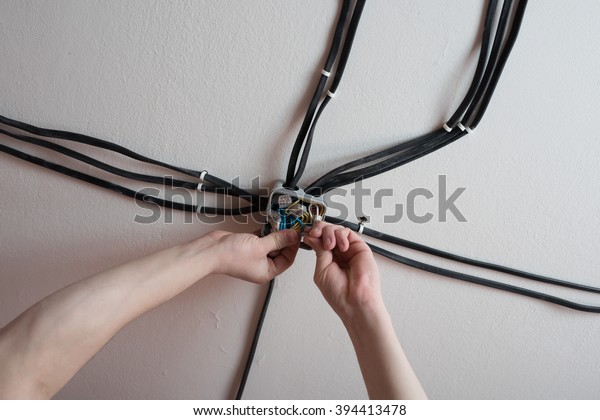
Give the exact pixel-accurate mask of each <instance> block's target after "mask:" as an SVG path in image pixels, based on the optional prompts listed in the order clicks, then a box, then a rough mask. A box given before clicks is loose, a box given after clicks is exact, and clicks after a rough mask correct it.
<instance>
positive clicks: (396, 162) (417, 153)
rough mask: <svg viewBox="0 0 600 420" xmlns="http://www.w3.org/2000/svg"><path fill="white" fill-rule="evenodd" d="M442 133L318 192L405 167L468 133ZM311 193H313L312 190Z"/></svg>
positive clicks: (345, 176) (344, 176)
mask: <svg viewBox="0 0 600 420" xmlns="http://www.w3.org/2000/svg"><path fill="white" fill-rule="evenodd" d="M441 131H443V132H442V133H441V135H440V136H439V138H435V139H433V140H430V141H428V142H426V143H424V144H420V145H417V146H415V147H414V148H412V150H410V151H409V152H410V153H403V154H401V155H399V156H398V157H394V158H391V159H389V160H387V161H385V162H383V163H379V164H377V165H374V166H373V167H369V168H368V169H367V170H364V169H361V170H355V171H351V172H349V173H346V174H341V175H338V176H336V177H333V179H331V180H330V181H328V182H327V183H325V184H324V185H320V186H318V187H317V188H318V190H317V191H318V192H320V194H324V193H326V192H327V191H331V190H332V189H334V188H339V187H341V186H343V185H347V184H351V183H353V182H356V181H357V180H359V179H360V180H364V179H368V178H371V177H373V176H376V175H379V174H381V173H384V172H388V171H390V170H392V169H395V168H397V167H399V166H402V165H405V164H407V163H410V162H412V161H414V160H416V159H419V158H421V157H423V156H426V155H428V154H430V153H433V152H435V151H436V150H439V149H441V148H442V147H444V146H447V145H449V144H451V143H453V142H455V141H456V140H458V139H460V138H461V137H463V136H465V135H466V134H467V132H466V131H460V130H452V132H446V131H445V130H441ZM310 191H312V189H311V190H310Z"/></svg>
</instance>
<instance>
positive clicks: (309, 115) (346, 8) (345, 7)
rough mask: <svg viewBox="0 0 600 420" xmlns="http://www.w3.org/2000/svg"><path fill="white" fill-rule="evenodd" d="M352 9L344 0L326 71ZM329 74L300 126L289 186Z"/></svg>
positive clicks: (346, 0) (293, 151) (319, 83)
mask: <svg viewBox="0 0 600 420" xmlns="http://www.w3.org/2000/svg"><path fill="white" fill-rule="evenodd" d="M349 10H350V0H344V2H343V3H342V8H341V10H340V16H339V18H338V22H337V25H336V28H335V33H334V36H333V40H332V42H331V47H330V49H329V54H328V56H327V59H326V61H325V66H324V68H323V71H324V72H327V73H329V72H330V71H331V68H332V67H333V63H334V62H335V59H336V57H337V54H338V50H339V48H340V45H341V42H342V35H343V31H344V26H345V25H346V21H347V19H348V13H349ZM328 79H329V76H327V75H326V74H321V77H320V78H319V82H318V84H317V87H316V89H315V92H314V94H313V97H312V99H311V101H310V104H309V106H308V109H307V111H306V115H305V116H304V121H303V122H302V126H301V127H300V131H299V132H298V136H297V137H296V141H295V142H294V147H293V149H292V153H291V155H290V161H289V164H288V170H287V176H286V183H285V185H286V186H289V185H290V183H291V181H292V179H293V178H294V173H295V171H296V165H297V162H298V157H299V156H300V151H301V149H302V145H303V143H304V140H305V139H306V134H307V132H308V130H309V128H310V125H311V123H312V120H313V117H314V115H315V111H316V109H317V106H318V104H319V100H320V99H321V96H322V95H323V91H324V90H325V85H326V84H327V80H328Z"/></svg>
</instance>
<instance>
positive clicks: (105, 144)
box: [0, 115, 200, 178]
mask: <svg viewBox="0 0 600 420" xmlns="http://www.w3.org/2000/svg"><path fill="white" fill-rule="evenodd" d="M0 123H2V124H5V125H8V126H10V127H13V128H16V129H18V130H23V131H26V132H28V133H30V134H35V135H38V136H43V137H50V138H55V139H63V140H68V141H74V142H77V143H83V144H88V145H90V146H94V147H98V148H101V149H105V150H110V151H113V152H116V153H120V154H122V155H124V156H127V157H129V158H132V159H135V160H137V161H140V162H144V163H150V164H152V165H157V166H162V167H163V168H167V169H171V170H173V171H176V172H180V173H182V174H186V175H190V176H193V177H194V178H198V177H199V176H200V172H199V171H194V170H192V169H186V168H180V167H178V166H174V165H169V164H168V163H164V162H160V161H158V160H154V159H151V158H147V157H145V156H142V155H140V154H138V153H135V152H134V151H132V150H129V149H127V148H125V147H123V146H119V145H117V144H114V143H111V142H109V141H106V140H102V139H98V138H95V137H91V136H86V135H84V134H78V133H73V132H70V131H61V130H51V129H47V128H40V127H36V126H33V125H30V124H26V123H24V122H20V121H16V120H12V119H10V118H7V117H4V116H2V115H0Z"/></svg>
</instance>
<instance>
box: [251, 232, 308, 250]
mask: <svg viewBox="0 0 600 420" xmlns="http://www.w3.org/2000/svg"><path fill="white" fill-rule="evenodd" d="M260 241H261V243H262V244H263V246H264V247H265V250H266V252H267V253H269V252H272V251H277V250H279V249H284V248H286V247H288V246H291V245H294V244H297V243H299V242H300V236H299V235H298V232H296V231H295V230H291V229H287V230H280V231H278V232H273V233H270V234H268V235H267V236H265V237H264V238H261V239H260Z"/></svg>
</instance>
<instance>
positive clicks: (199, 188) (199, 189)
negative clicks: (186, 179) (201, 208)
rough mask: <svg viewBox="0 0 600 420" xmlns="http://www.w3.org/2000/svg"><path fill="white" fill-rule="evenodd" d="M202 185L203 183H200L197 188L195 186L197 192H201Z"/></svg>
mask: <svg viewBox="0 0 600 420" xmlns="http://www.w3.org/2000/svg"><path fill="white" fill-rule="evenodd" d="M202 185H204V183H203V182H200V183H198V186H196V189H197V190H198V191H202Z"/></svg>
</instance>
